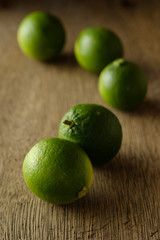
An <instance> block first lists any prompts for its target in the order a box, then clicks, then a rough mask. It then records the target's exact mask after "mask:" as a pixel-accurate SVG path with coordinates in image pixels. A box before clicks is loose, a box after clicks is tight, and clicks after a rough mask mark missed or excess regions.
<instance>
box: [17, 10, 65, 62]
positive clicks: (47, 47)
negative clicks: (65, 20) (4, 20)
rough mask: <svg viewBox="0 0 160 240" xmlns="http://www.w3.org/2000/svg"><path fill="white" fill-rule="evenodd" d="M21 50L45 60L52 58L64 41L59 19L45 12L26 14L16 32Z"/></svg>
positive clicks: (32, 56)
mask: <svg viewBox="0 0 160 240" xmlns="http://www.w3.org/2000/svg"><path fill="white" fill-rule="evenodd" d="M17 39H18V43H19V46H20V48H21V50H22V51H23V52H24V53H25V54H26V55H28V56H30V57H31V58H34V59H37V60H41V61H46V60H50V59H54V58H55V57H56V56H57V55H58V54H59V53H60V51H61V50H62V48H63V46H64V43H65V31H64V28H63V26H62V23H61V22H60V20H59V19H58V18H57V17H55V16H53V15H51V14H49V13H46V12H42V11H38V12H33V13H31V14H29V15H28V16H26V17H25V18H24V19H23V20H22V22H21V24H20V26H19V28H18V33H17Z"/></svg>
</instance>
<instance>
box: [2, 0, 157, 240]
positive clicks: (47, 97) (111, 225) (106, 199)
mask: <svg viewBox="0 0 160 240" xmlns="http://www.w3.org/2000/svg"><path fill="white" fill-rule="evenodd" d="M37 9H43V10H50V11H51V12H52V13H54V14H56V15H57V16H59V17H60V18H61V20H62V21H63V23H64V26H65V29H66V32H67V42H66V46H65V49H64V51H63V54H62V55H61V56H60V57H59V59H57V61H56V62H53V63H50V64H44V63H40V62H36V61H33V60H31V59H29V58H27V57H25V56H24V55H23V54H22V53H21V51H20V49H19V47H18V45H17V41H16V31H17V28H18V25H19V23H20V21H21V19H22V18H23V17H24V16H25V15H26V14H27V13H29V12H31V11H34V10H37ZM159 9H160V2H159V1H136V2H135V4H133V5H132V6H129V7H124V6H123V5H122V4H121V1H116V0H114V1H105V0H100V1H98V2H97V1H96V0H92V1H91V0H89V1H64V0H63V1H49V0H48V1H33V0H32V1H17V2H15V1H11V4H10V6H9V7H8V8H3V7H1V8H0V39H1V40H0V53H1V57H0V239H2V240H53V239H54V240H67V239H69V240H81V239H84V240H87V239H92V240H100V239H102V240H106V239H107V240H148V239H151V240H159V239H160V127H159V126H160V31H159V26H160V14H159ZM95 25H96V26H97V25H99V26H104V27H108V28H111V29H112V30H114V31H115V32H117V34H119V36H120V37H121V39H122V42H123V44H124V48H125V58H126V59H129V60H132V61H135V62H136V63H137V64H139V66H140V67H141V68H142V69H143V70H144V72H145V73H146V75H147V78H148V93H147V97H146V99H145V101H144V103H143V104H142V105H141V106H140V107H139V108H138V109H136V110H135V111H133V112H130V113H125V112H120V111H117V110H115V109H112V108H110V109H111V110H112V111H113V112H114V113H115V114H116V115H117V116H118V117H119V119H120V122H121V124H122V126H123V144H122V148H121V150H120V152H119V154H118V155H117V156H116V157H115V158H114V159H113V160H112V161H111V162H110V163H109V164H108V165H106V166H104V167H100V168H95V169H94V183H93V186H92V188H91V189H90V191H89V193H88V194H87V196H86V197H85V198H83V199H81V200H79V201H77V202H75V203H73V204H70V205H67V206H56V205H53V204H48V203H46V202H43V201H41V200H39V199H38V198H36V197H35V196H34V195H33V194H32V193H31V192H30V191H29V190H28V188H27V187H26V185H25V183H24V180H23V175H22V164H23V159H24V157H25V154H26V153H27V152H28V150H29V149H30V148H31V147H32V146H33V145H34V144H35V143H37V142H38V141H40V140H42V139H44V138H49V137H57V134H58V124H59V121H60V119H61V117H62V116H63V114H64V113H65V112H66V111H67V110H68V109H69V108H70V107H71V106H73V105H76V104H78V103H97V104H102V105H104V106H106V107H108V106H107V104H105V103H104V102H103V100H102V99H101V97H100V96H99V93H98V90H97V81H98V76H96V75H94V74H91V73H88V72H86V71H85V70H83V69H81V68H80V67H79V66H78V64H77V63H76V62H75V59H74V57H73V45H74V42H75V39H76V37H77V36H78V34H79V32H80V31H81V30H82V29H83V28H85V27H88V26H95ZM108 108H109V107H108Z"/></svg>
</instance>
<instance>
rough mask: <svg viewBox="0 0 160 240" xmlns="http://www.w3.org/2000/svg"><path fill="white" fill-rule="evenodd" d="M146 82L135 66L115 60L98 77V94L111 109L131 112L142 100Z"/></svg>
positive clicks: (124, 61) (140, 71)
mask: <svg viewBox="0 0 160 240" xmlns="http://www.w3.org/2000/svg"><path fill="white" fill-rule="evenodd" d="M146 91H147V80H146V77H145V75H144V73H143V71H142V70H141V69H140V68H139V67H138V66H137V65H136V64H135V63H132V62H130V61H126V60H124V59H117V60H115V61H114V62H112V63H111V64H109V65H108V66H106V67H105V68H104V70H103V71H102V72H101V74H100V77H99V92H100V95H101V96H102V98H103V99H104V100H105V101H106V102H107V103H108V104H109V105H111V106H112V107H115V108H117V109H120V110H126V111H127V110H131V109H133V108H135V107H136V106H138V105H139V104H140V103H141V102H142V101H143V99H144V97H145V95H146Z"/></svg>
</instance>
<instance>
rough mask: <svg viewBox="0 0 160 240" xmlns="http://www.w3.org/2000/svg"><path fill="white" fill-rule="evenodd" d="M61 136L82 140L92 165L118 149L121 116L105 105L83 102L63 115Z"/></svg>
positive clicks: (98, 163) (120, 136)
mask: <svg viewBox="0 0 160 240" xmlns="http://www.w3.org/2000/svg"><path fill="white" fill-rule="evenodd" d="M59 137H60V138H63V139H67V140H70V141H72V142H74V143H77V144H79V145H80V146H81V147H82V148H83V149H84V151H85V152H86V153H87V154H88V156H89V158H90V160H91V162H92V164H93V165H101V164H103V163H106V162H108V161H109V160H110V159H112V158H113V157H114V156H115V155H116V154H117V153H118V151H119V149H120V146H121V141H122V129H121V125H120V122H119V120H118V118H117V117H116V116H115V115H114V114H113V113H112V112H111V111H109V110H108V109H106V108H105V107H103V106H100V105H96V104H80V105H77V106H74V107H73V108H71V109H70V110H69V111H68V112H67V113H66V114H65V115H64V116H63V118H62V120H61V122H60V125H59Z"/></svg>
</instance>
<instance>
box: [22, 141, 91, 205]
mask: <svg viewBox="0 0 160 240" xmlns="http://www.w3.org/2000/svg"><path fill="white" fill-rule="evenodd" d="M23 175H24V179H25V182H26V184H27V186H28V187H29V189H30V190H31V191H32V192H33V193H34V194H35V195H36V196H38V197H39V198H41V199H43V200H45V201H48V202H52V203H56V204H67V203H70V202H73V201H75V200H77V199H78V198H81V197H82V196H84V195H85V194H86V192H87V191H88V189H89V188H90V186H91V184H92V180H93V168H92V164H91V162H90V160H89V158H88V156H87V155H86V153H85V152H84V151H83V150H82V149H81V148H80V147H79V146H78V145H76V144H74V143H72V142H70V141H67V140H63V139H58V138H49V139H45V140H43V141H41V142H39V143H37V144H36V145H35V146H33V148H32V149H31V150H30V151H29V153H28V154H27V155H26V157H25V159H24V163H23Z"/></svg>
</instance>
